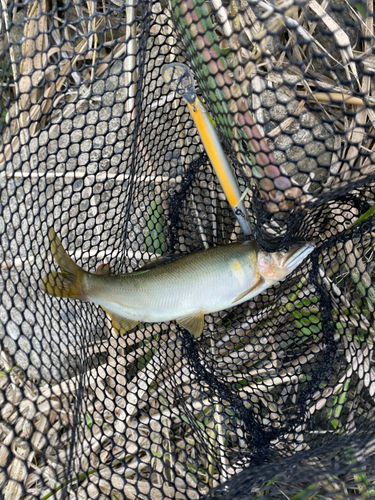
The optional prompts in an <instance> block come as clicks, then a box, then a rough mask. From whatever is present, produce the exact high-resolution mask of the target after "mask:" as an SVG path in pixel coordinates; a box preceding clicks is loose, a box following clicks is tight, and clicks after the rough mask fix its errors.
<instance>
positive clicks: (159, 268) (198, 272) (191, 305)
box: [40, 228, 315, 338]
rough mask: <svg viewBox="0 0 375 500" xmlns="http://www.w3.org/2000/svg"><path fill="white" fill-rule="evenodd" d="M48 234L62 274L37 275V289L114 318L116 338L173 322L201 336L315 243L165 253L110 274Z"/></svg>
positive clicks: (289, 267)
mask: <svg viewBox="0 0 375 500" xmlns="http://www.w3.org/2000/svg"><path fill="white" fill-rule="evenodd" d="M48 237H49V240H50V243H51V252H52V256H53V258H54V260H55V261H56V263H57V264H58V265H59V267H60V268H61V272H57V271H51V272H50V273H49V274H47V275H46V276H45V277H44V278H42V280H41V283H40V287H41V289H42V290H43V291H44V292H46V293H48V294H49V295H51V296H54V297H62V298H68V299H74V300H80V301H83V302H85V301H90V302H93V303H94V304H97V305H99V306H101V307H102V308H103V309H104V310H105V311H106V313H107V314H109V316H110V317H111V320H112V325H113V327H114V328H115V330H116V331H117V332H118V333H119V334H124V333H127V332H130V331H131V330H133V329H134V328H135V327H136V326H137V325H138V324H139V323H141V322H142V323H163V322H167V321H173V320H175V321H176V322H177V323H178V324H179V325H180V326H181V327H183V328H185V329H186V330H188V331H189V332H190V333H191V334H192V335H194V336H195V337H197V338H198V337H200V336H201V335H202V332H203V328H204V316H205V315H206V314H211V313H215V312H218V311H222V310H225V309H228V308H231V307H234V306H236V305H238V304H241V303H243V302H246V301H248V300H249V299H251V298H253V297H255V296H256V295H258V294H260V293H262V292H263V291H264V290H266V289H267V288H269V287H270V286H272V285H274V284H275V283H277V282H279V281H281V280H283V279H284V278H286V276H288V275H289V274H290V273H291V272H292V271H294V269H296V268H297V267H298V266H299V265H300V264H301V263H302V261H303V260H304V259H305V258H306V257H307V256H308V255H309V254H310V253H311V252H312V251H313V249H314V247H315V245H314V243H307V242H304V243H301V244H297V245H293V246H292V247H290V248H289V249H288V250H287V251H281V252H274V253H267V252H264V251H263V250H261V249H260V248H259V246H258V245H257V243H256V242H255V241H254V240H249V241H245V242H240V243H230V244H226V245H221V246H215V247H210V248H208V249H204V250H198V251H195V252H192V253H188V254H185V255H183V256H181V255H171V256H168V255H166V256H162V257H160V258H156V259H154V260H151V261H150V262H149V263H147V264H146V265H145V266H143V267H141V268H140V269H139V270H137V271H134V272H131V273H127V274H122V275H111V274H110V271H109V267H108V265H103V264H102V265H101V266H99V267H98V269H97V271H96V273H95V274H93V273H89V272H87V271H85V270H83V269H82V268H81V267H79V266H78V265H77V264H76V263H75V262H74V261H73V260H72V259H71V258H70V257H69V255H68V254H67V252H66V251H65V249H64V247H63V246H62V244H61V242H60V240H59V238H58V236H57V235H56V233H55V231H54V230H53V228H50V229H49V232H48Z"/></svg>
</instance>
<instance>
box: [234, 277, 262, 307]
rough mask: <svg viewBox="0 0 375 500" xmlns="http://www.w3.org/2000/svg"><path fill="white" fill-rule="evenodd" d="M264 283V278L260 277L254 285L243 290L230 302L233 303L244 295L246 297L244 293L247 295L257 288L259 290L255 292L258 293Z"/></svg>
mask: <svg viewBox="0 0 375 500" xmlns="http://www.w3.org/2000/svg"><path fill="white" fill-rule="evenodd" d="M263 285H264V278H262V277H260V278H259V280H258V281H257V282H256V283H255V285H253V286H252V287H250V288H249V289H248V290H245V291H244V292H242V293H240V294H239V295H238V297H236V298H235V299H234V301H233V302H232V304H234V303H235V302H238V301H239V300H241V299H243V298H244V297H246V295H249V293H251V292H257V290H258V289H259V291H258V292H257V293H260V292H261V291H262V290H261V288H262V286H263ZM257 293H255V294H254V295H257Z"/></svg>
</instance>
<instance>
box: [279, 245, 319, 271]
mask: <svg viewBox="0 0 375 500" xmlns="http://www.w3.org/2000/svg"><path fill="white" fill-rule="evenodd" d="M314 248H315V244H314V243H305V244H304V245H300V246H295V247H292V248H291V249H290V250H289V252H288V253H287V254H286V256H285V258H284V259H283V262H282V267H287V268H288V269H290V270H293V269H295V268H296V267H297V266H298V265H299V264H300V263H301V262H302V261H303V260H304V259H305V258H306V257H307V256H308V255H309V254H310V253H311V252H312V251H313V250H314Z"/></svg>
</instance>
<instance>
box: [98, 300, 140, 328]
mask: <svg viewBox="0 0 375 500" xmlns="http://www.w3.org/2000/svg"><path fill="white" fill-rule="evenodd" d="M103 309H104V310H105V312H106V313H107V314H108V315H109V316H110V317H111V320H112V326H113V328H114V329H115V330H116V332H117V333H118V334H119V335H121V334H124V333H127V332H130V331H131V330H133V328H135V327H136V326H137V325H138V324H139V323H140V321H136V320H134V319H129V318H124V317H123V316H120V315H119V314H117V313H113V312H112V311H108V309H105V308H104V307H103Z"/></svg>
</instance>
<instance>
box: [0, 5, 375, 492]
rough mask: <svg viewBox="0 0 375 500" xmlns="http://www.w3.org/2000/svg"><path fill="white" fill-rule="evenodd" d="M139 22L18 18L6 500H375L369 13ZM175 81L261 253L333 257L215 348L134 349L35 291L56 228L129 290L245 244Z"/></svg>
mask: <svg viewBox="0 0 375 500" xmlns="http://www.w3.org/2000/svg"><path fill="white" fill-rule="evenodd" d="M126 1H127V3H126V2H125V1H124V0H102V1H100V2H99V1H96V0H87V1H83V0H76V1H72V0H38V1H26V2H24V3H22V2H15V1H14V0H1V3H0V8H1V31H0V53H1V72H0V81H1V93H0V95H1V101H0V128H1V138H0V189H1V193H0V196H1V204H0V238H1V245H0V265H1V278H0V292H1V303H0V320H1V321H0V324H1V329H0V390H1V391H0V497H1V498H4V499H5V500H18V499H23V500H30V499H34V498H35V499H43V500H46V499H48V498H54V499H73V498H77V499H89V498H90V499H91V498H93V499H106V498H109V499H111V500H125V499H127V500H128V499H129V500H131V499H142V500H143V499H145V498H148V499H151V500H159V499H160V500H161V499H179V500H183V499H197V498H198V497H203V496H205V495H207V496H209V497H210V498H225V499H237V498H238V499H240V498H241V499H245V498H254V499H255V498H290V499H293V500H301V499H306V500H307V499H312V498H314V499H315V498H316V499H317V498H335V499H340V500H341V499H346V498H369V497H371V496H375V486H373V484H374V482H375V475H374V474H375V453H374V449H375V448H374V423H375V415H374V409H375V404H374V395H375V367H374V360H373V342H374V338H375V325H374V309H375V285H374V281H373V280H374V276H375V261H374V245H375V241H374V239H375V219H374V218H373V217H372V216H371V215H372V210H371V207H373V206H374V201H375V200H374V197H375V173H374V172H375V170H374V158H375V131H374V123H375V92H374V89H373V75H374V71H375V55H374V54H373V52H374V49H373V46H374V18H373V2H372V1H371V0H368V1H367V2H363V1H362V2H361V1H360V0H358V2H357V3H356V2H354V1H353V2H352V1H351V0H323V1H322V2H321V0H311V1H306V2H304V1H302V0H298V1H294V0H290V1H289V0H280V1H279V0H277V1H274V0H230V1H229V2H228V1H227V0H207V1H204V0H168V1H167V0H166V1H165V2H162V3H160V2H159V1H157V0H155V1H149V2H146V1H145V0H139V1H138V2H137V1H136V0H126ZM173 62H181V63H184V64H186V65H188V66H189V67H190V69H191V70H192V72H193V74H194V78H195V83H196V93H197V95H198V97H199V98H200V99H201V100H202V102H203V103H204V105H205V106H206V107H207V108H208V109H209V112H210V114H211V116H212V119H213V121H214V122H215V124H216V130H217V133H218V135H219V137H220V140H221V143H222V145H223V148H224V150H225V152H226V154H227V156H228V158H229V159H230V161H231V164H232V166H233V169H234V171H235V174H236V178H237V182H238V185H239V188H240V191H241V193H243V194H244V203H245V207H246V209H247V216H248V221H249V224H250V227H251V230H252V237H253V238H254V239H255V240H256V241H257V243H258V245H259V246H260V247H261V248H262V249H263V250H264V251H268V252H274V251H279V250H283V249H288V248H289V247H290V246H291V245H292V244H295V243H300V242H301V241H313V242H315V244H316V248H315V250H314V251H313V253H311V254H310V255H309V257H308V258H307V259H306V260H305V261H304V263H303V265H302V266H300V267H298V268H297V269H296V270H295V271H294V272H293V273H292V274H291V275H289V276H288V277H287V278H286V279H285V280H283V281H281V282H280V283H278V284H277V285H274V286H272V287H270V288H268V290H266V291H265V292H263V293H262V294H260V295H258V296H256V297H255V298H254V299H251V301H248V302H244V303H242V304H241V305H238V306H235V307H233V308H231V309H229V310H226V311H221V312H218V313H214V314H211V315H206V316H205V323H204V330H203V334H202V335H201V336H200V337H199V338H195V337H194V336H192V335H191V334H190V333H189V332H188V331H187V330H184V329H183V328H182V327H180V326H178V325H177V323H176V322H174V321H172V322H168V323H153V324H140V325H139V326H138V327H137V328H136V329H135V330H133V331H132V332H131V333H129V334H126V335H122V336H119V335H118V334H117V333H116V331H115V330H114V329H113V328H112V325H111V321H110V319H109V317H108V316H107V314H106V313H105V311H104V310H103V309H102V308H100V307H99V306H96V305H94V304H93V303H90V302H81V301H78V300H77V301H75V300H69V299H66V298H55V297H51V296H49V295H48V294H46V293H44V292H43V291H42V290H41V289H40V280H41V278H42V277H44V276H45V275H46V273H48V272H49V271H50V270H56V269H57V268H56V264H55V263H54V262H53V259H52V255H51V252H50V241H49V238H48V231H49V229H50V228H54V230H55V232H56V234H57V235H58V236H59V238H60V239H61V242H62V245H63V246H64V248H65V249H66V250H67V252H68V254H69V255H70V256H71V257H72V259H73V260H74V261H75V262H76V263H77V264H78V265H79V266H81V267H83V269H85V270H86V271H90V272H92V273H94V272H95V271H96V270H98V268H99V271H100V269H103V268H101V267H99V266H101V265H102V264H107V265H108V266H109V269H110V272H111V274H113V275H118V274H122V273H130V272H132V271H134V270H135V269H138V268H141V266H142V265H143V264H144V263H146V262H147V261H149V260H150V259H152V258H155V257H157V256H160V255H165V254H171V253H178V254H185V253H190V252H193V251H195V250H197V249H201V248H208V247H209V246H215V245H223V244H229V243H230V242H234V241H237V240H243V239H244V235H243V234H242V232H241V229H240V226H239V224H238V221H237V220H236V217H235V215H234V214H233V211H232V209H231V207H230V205H229V204H228V202H227V199H226V196H225V194H224V192H223V190H222V188H221V186H220V183H219V181H218V177H217V175H216V173H215V170H214V169H213V166H212V165H211V162H210V160H209V158H208V156H207V155H206V152H205V150H204V148H203V146H202V142H201V140H200V135H199V133H198V131H197V129H196V128H195V125H194V122H193V119H192V117H191V115H190V113H189V110H188V108H187V105H186V102H185V101H184V99H182V98H181V97H180V96H179V95H178V94H177V93H175V92H174V91H173V90H172V89H171V88H170V87H169V86H168V85H167V84H165V82H164V80H163V77H162V69H163V67H164V66H165V65H166V64H170V63H173ZM359 218H361V219H360V221H359V222H358V223H356V224H355V222H356V221H357V220H358V219H359ZM215 292H216V291H215V290H212V293H213V294H215ZM160 294H161V295H162V294H163V289H160Z"/></svg>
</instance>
